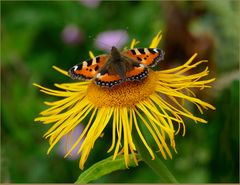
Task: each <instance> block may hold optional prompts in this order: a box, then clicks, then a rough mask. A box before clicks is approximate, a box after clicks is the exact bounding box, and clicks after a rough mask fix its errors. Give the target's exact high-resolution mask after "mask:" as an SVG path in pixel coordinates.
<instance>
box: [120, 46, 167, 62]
mask: <svg viewBox="0 0 240 185" xmlns="http://www.w3.org/2000/svg"><path fill="white" fill-rule="evenodd" d="M123 54H125V55H126V56H128V57H130V58H133V59H135V60H136V61H138V62H139V63H141V64H144V65H145V66H149V67H154V66H155V65H156V64H157V63H158V62H160V61H161V60H163V58H164V51H163V50H161V49H158V48H154V49H153V48H141V49H137V48H135V49H131V50H128V51H127V52H123Z"/></svg>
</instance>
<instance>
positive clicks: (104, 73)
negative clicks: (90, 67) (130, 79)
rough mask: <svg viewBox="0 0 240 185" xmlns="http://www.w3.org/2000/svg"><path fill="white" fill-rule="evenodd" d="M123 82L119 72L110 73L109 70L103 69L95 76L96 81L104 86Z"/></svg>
mask: <svg viewBox="0 0 240 185" xmlns="http://www.w3.org/2000/svg"><path fill="white" fill-rule="evenodd" d="M122 82H123V79H121V77H120V76H119V75H117V74H110V73H109V72H108V70H101V71H100V72H99V73H98V74H97V75H96V77H95V83H96V84H97V85H99V86H102V87H110V88H111V87H113V86H115V85H119V84H120V83H122Z"/></svg>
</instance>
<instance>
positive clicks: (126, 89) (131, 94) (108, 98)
mask: <svg viewBox="0 0 240 185" xmlns="http://www.w3.org/2000/svg"><path fill="white" fill-rule="evenodd" d="M157 77H158V76H157V74H156V72H154V71H150V72H149V76H148V77H147V78H145V79H143V80H141V81H129V82H124V83H122V84H120V85H117V86H115V87H113V88H111V89H110V88H104V87H99V86H97V85H96V84H94V82H92V83H91V84H90V85H89V87H88V89H87V93H86V94H87V95H86V96H87V98H88V100H89V101H90V102H91V103H93V104H94V105H95V106H96V107H98V108H100V107H133V106H135V105H136V104H137V103H138V102H140V101H142V100H145V99H147V98H149V96H150V95H151V94H153V93H154V92H155V89H156V86H157V82H158V79H157Z"/></svg>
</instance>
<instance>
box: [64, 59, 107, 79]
mask: <svg viewBox="0 0 240 185" xmlns="http://www.w3.org/2000/svg"><path fill="white" fill-rule="evenodd" d="M107 58H108V55H99V56H97V57H95V58H93V59H90V60H87V61H83V62H82V63H81V64H77V65H75V66H73V67H72V68H71V69H70V70H69V71H68V73H69V75H70V76H71V77H72V78H73V79H80V80H87V79H92V78H94V77H95V76H96V74H97V73H98V71H99V70H100V69H101V68H102V66H103V65H104V64H105V61H106V60H107Z"/></svg>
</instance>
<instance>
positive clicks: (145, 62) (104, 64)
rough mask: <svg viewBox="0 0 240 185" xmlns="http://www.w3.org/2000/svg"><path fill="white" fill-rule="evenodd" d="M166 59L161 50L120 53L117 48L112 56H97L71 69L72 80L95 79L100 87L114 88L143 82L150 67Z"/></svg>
mask: <svg viewBox="0 0 240 185" xmlns="http://www.w3.org/2000/svg"><path fill="white" fill-rule="evenodd" d="M163 59H164V51H163V50H161V49H159V48H139V49H137V48H134V49H130V50H125V51H122V52H120V51H119V50H118V49H117V48H116V47H115V46H113V47H112V49H111V52H110V54H103V55H99V56H96V57H95V58H93V59H90V60H86V61H83V62H82V63H80V64H77V65H75V66H73V67H72V68H70V69H69V71H68V73H69V75H70V76H71V78H72V79H80V80H89V79H93V80H94V82H95V83H96V85H98V86H100V87H108V88H112V87H114V86H116V85H119V84H121V83H123V82H126V81H141V80H143V79H144V78H146V77H147V76H148V73H149V67H154V66H155V65H156V64H157V63H158V62H159V61H161V60H163Z"/></svg>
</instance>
